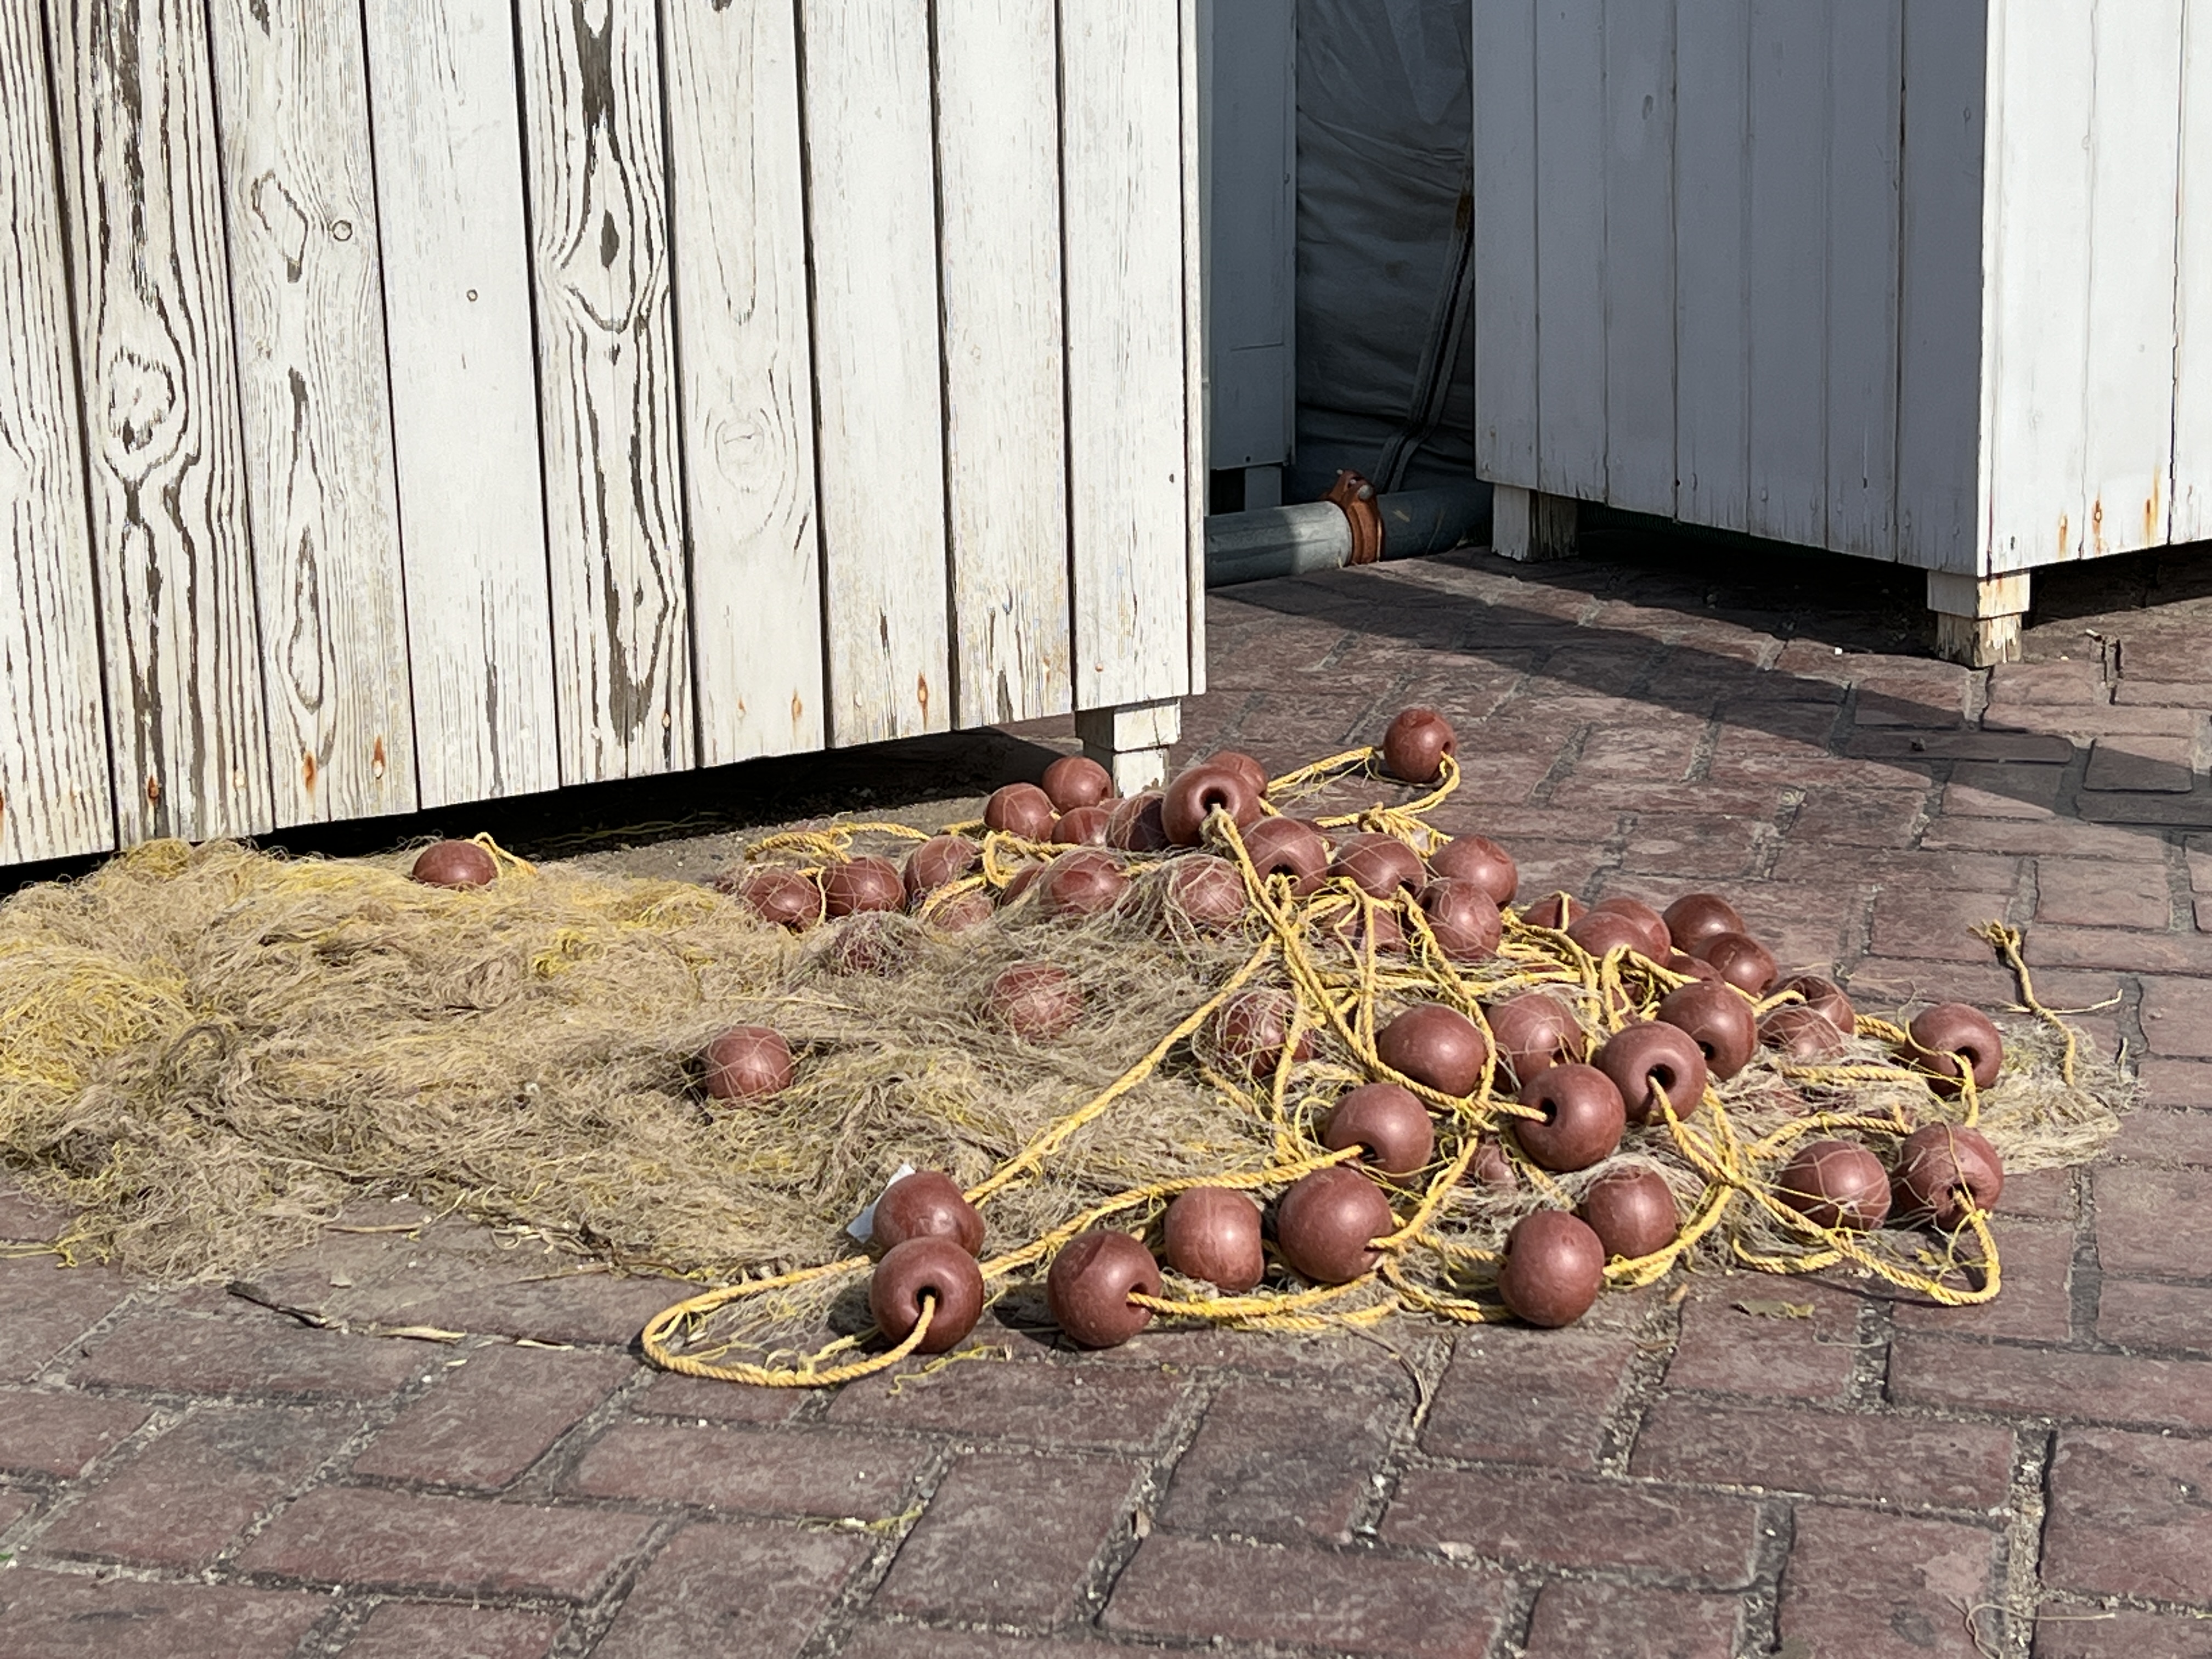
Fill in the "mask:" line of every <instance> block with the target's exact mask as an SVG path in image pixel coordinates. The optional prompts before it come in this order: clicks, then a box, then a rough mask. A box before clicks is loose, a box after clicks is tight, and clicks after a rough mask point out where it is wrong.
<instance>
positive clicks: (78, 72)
mask: <svg viewBox="0 0 2212 1659" xmlns="http://www.w3.org/2000/svg"><path fill="white" fill-rule="evenodd" d="M47 22H48V27H49V28H50V29H51V30H52V39H53V58H52V64H53V70H52V76H53V82H54V90H55V93H56V94H57V97H56V103H57V106H58V115H59V123H58V125H59V129H60V131H61V134H62V145H63V149H64V152H65V160H64V165H63V167H62V173H63V194H64V198H65V199H66V200H67V202H68V204H69V208H70V231H71V234H70V242H71V245H72V246H73V247H74V249H75V250H76V257H75V260H74V264H73V270H74V276H75V280H76V327H77V331H78V341H79V344H78V368H79V374H80V375H81V377H82V385H83V406H84V408H85V409H86V410H88V422H89V427H90V430H89V433H88V437H87V448H88V452H89V453H88V463H89V465H88V471H89V473H90V476H91V481H92V484H91V496H92V525H93V535H94V561H95V563H96V566H97V568H98V572H99V583H100V594H101V599H102V605H101V612H102V617H103V619H104V623H105V627H106V638H105V641H104V647H103V649H104V654H105V658H106V666H107V679H108V686H107V691H108V697H107V701H108V708H109V711H110V716H111V726H112V736H113V739H114V740H113V743H112V761H113V773H114V777H115V793H116V805H117V817H118V830H119V832H120V836H121V839H122V840H123V841H124V842H125V843H126V844H127V843H129V842H138V841H144V840H147V839H149V838H150V837H153V836H185V837H187V838H189V839H191V840H196V841H197V840H204V839H206V838H209V837H211V836H235V835H251V834H254V833H256V832H258V831H260V830H264V829H268V828H269V827H270V824H271V823H272V822H273V818H272V816H271V813H270V792H269V750H268V741H267V738H268V734H267V730H266V727H265V726H264V723H263V711H262V697H261V671H260V657H259V652H260V647H259V641H258V637H257V631H256V625H255V618H254V594H253V567H252V550H251V548H250V546H249V543H248V532H247V527H246V467H245V461H244V458H243V457H242V455H241V454H240V447H241V446H240V428H239V421H240V415H239V398H238V363H237V358H236V356H235V354H234V349H233V340H232V333H231V316H230V299H229V295H228V270H227V267H226V263H225V258H224V251H223V229H222V187H221V180H220V178H219V173H220V161H219V158H218V155H217V153H216V132H215V117H214V107H213V105H214V99H213V88H212V86H211V84H210V83H211V81H212V70H211V68H210V63H209V58H208V36H207V13H206V11H205V10H204V9H203V8H201V7H198V6H196V5H186V4H184V3H181V0H114V3H100V0H56V3H54V4H52V5H51V6H49V7H48V8H47Z"/></svg>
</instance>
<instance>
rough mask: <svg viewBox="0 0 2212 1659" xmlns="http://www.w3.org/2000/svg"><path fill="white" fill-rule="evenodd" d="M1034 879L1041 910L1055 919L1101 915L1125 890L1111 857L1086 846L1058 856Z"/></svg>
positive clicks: (1126, 886) (1123, 879) (1122, 875)
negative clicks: (1058, 917) (1039, 893)
mask: <svg viewBox="0 0 2212 1659" xmlns="http://www.w3.org/2000/svg"><path fill="white" fill-rule="evenodd" d="M1038 879H1039V880H1040V881H1042V883H1043V885H1042V887H1041V888H1040V889H1039V891H1041V892H1042V894H1043V895H1044V902H1045V908H1047V909H1048V910H1050V911H1051V912H1052V914H1053V915H1056V916H1097V915H1104V914H1105V913H1106V912H1107V911H1109V910H1111V909H1112V908H1114V907H1115V905H1117V904H1119V903H1120V902H1121V896H1122V895H1123V894H1124V893H1126V892H1127V891H1128V890H1129V878H1128V877H1127V875H1126V874H1125V873H1123V872H1122V869H1121V865H1120V863H1119V862H1117V861H1116V860H1115V858H1114V856H1113V854H1110V853H1103V852H1100V851H1098V850H1097V848H1089V847H1079V848H1076V849H1075V850H1074V851H1073V852H1072V853H1062V854H1060V856H1059V857H1058V858H1056V859H1054V860H1053V861H1052V862H1051V863H1050V864H1049V865H1048V866H1046V867H1045V872H1044V874H1043V875H1042V876H1041V877H1040V878H1038Z"/></svg>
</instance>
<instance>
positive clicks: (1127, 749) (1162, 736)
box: [1075, 697, 1182, 795]
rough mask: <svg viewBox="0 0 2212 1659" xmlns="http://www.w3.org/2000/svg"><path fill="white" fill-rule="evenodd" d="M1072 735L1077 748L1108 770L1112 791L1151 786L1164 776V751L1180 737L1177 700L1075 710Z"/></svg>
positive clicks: (1126, 791)
mask: <svg viewBox="0 0 2212 1659" xmlns="http://www.w3.org/2000/svg"><path fill="white" fill-rule="evenodd" d="M1075 735H1076V736H1077V737H1079V738H1082V739H1083V752H1084V753H1085V754H1086V755H1088V756H1090V757H1091V759H1093V760H1095V761H1097V763H1099V764H1100V765H1101V766H1103V767H1104V768H1105V769H1107V770H1108V771H1109V772H1111V773H1112V774H1113V775H1114V793H1115V794H1117V795H1133V794H1135V793H1137V792H1138V791H1139V789H1157V788H1158V787H1160V785H1161V784H1162V783H1163V782H1164V781H1166V778H1167V775H1168V750H1169V749H1170V747H1172V746H1173V745H1174V744H1175V742H1176V739H1177V738H1181V737H1182V699H1181V698H1179V697H1168V698H1164V699H1163V700H1162V701H1160V702H1124V703H1116V704H1115V705H1114V706H1113V707H1112V708H1081V709H1078V710H1077V711H1076V714H1075Z"/></svg>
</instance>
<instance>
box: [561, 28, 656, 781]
mask: <svg viewBox="0 0 2212 1659" xmlns="http://www.w3.org/2000/svg"><path fill="white" fill-rule="evenodd" d="M518 10H519V12H520V17H521V30H522V68H523V76H522V79H523V106H524V109H525V110H526V112H527V118H528V120H529V124H530V125H529V130H528V137H527V142H526V143H525V144H524V146H523V151H524V155H525V157H526V162H527V167H528V173H529V179H530V204H531V213H530V227H531V235H532V242H533V244H534V246H533V247H532V261H531V272H532V277H533V278H534V280H535V284H536V290H537V300H538V420H539V423H540V428H541V431H542V433H543V437H544V477H545V531H546V538H547V568H548V570H549V571H550V574H551V581H552V600H553V687H554V696H555V707H556V710H557V713H558V716H559V725H560V732H561V779H562V782H564V783H591V782H597V781H599V780H601V779H604V778H623V777H636V776H640V775H646V774H650V773H654V772H665V771H669V770H671V769H676V768H682V767H688V766H690V764H691V757H692V753H693V744H692V726H693V720H694V710H693V706H692V700H691V636H690V618H689V616H688V614H687V609H688V589H689V583H688V580H687V578H686V575H685V572H684V501H683V495H684V491H683V481H682V479H681V477H679V475H678V464H677V416H676V365H675V360H674V343H673V326H672V317H671V307H670V301H669V264H668V199H667V185H668V167H667V158H666V154H665V149H664V147H663V145H662V143H661V100H660V39H659V18H658V15H657V13H656V9H655V0H601V3H595V4H592V5H576V4H572V3H569V0H529V3H526V4H524V5H522V6H520V8H518Z"/></svg>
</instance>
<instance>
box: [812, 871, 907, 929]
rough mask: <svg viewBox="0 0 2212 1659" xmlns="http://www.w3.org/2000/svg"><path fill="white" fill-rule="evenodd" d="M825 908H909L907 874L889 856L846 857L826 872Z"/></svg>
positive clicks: (845, 911)
mask: <svg viewBox="0 0 2212 1659" xmlns="http://www.w3.org/2000/svg"><path fill="white" fill-rule="evenodd" d="M822 908H823V911H824V913H825V914H827V915H831V916H851V915H859V914H860V913H861V912H862V911H864V910H903V909H905V908H906V878H905V877H904V876H902V875H901V874H900V873H899V869H898V866H896V865H895V864H893V863H892V862H891V861H890V860H889V859H873V858H859V859H845V860H842V861H840V862H838V863H836V864H833V865H831V866H829V867H828V868H827V869H825V870H824V871H823V872H822Z"/></svg>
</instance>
